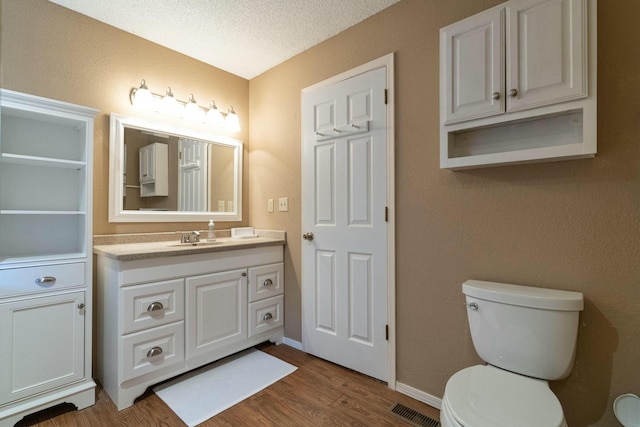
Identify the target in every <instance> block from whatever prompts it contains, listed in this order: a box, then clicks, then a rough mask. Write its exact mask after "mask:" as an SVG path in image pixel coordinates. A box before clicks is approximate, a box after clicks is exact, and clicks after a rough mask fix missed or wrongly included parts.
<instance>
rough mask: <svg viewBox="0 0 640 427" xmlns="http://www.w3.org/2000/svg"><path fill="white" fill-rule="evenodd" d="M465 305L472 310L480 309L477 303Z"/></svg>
mask: <svg viewBox="0 0 640 427" xmlns="http://www.w3.org/2000/svg"><path fill="white" fill-rule="evenodd" d="M465 305H466V306H467V307H469V308H470V309H471V310H477V309H478V303H477V302H470V303H469V304H467V303H465Z"/></svg>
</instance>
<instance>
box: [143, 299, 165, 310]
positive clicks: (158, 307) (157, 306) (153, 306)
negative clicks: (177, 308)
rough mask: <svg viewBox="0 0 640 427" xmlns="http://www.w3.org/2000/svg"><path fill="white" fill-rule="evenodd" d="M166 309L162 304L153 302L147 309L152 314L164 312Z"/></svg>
mask: <svg viewBox="0 0 640 427" xmlns="http://www.w3.org/2000/svg"><path fill="white" fill-rule="evenodd" d="M163 308H164V305H162V303H161V302H157V301H156V302H152V303H151V304H149V307H147V311H149V312H151V311H159V310H162V309H163Z"/></svg>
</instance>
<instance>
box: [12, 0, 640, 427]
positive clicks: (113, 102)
mask: <svg viewBox="0 0 640 427" xmlns="http://www.w3.org/2000/svg"><path fill="white" fill-rule="evenodd" d="M0 1H1V2H2V3H1V4H2V8H1V9H0V13H1V14H2V16H1V19H2V30H1V33H0V36H1V39H0V43H1V46H0V54H1V57H0V59H1V61H2V75H1V80H0V86H2V87H4V88H9V89H13V90H19V91H24V92H29V93H34V94H37V95H42V96H47V97H51V98H57V99H62V100H65V101H70V102H76V103H80V104H84V105H88V106H92V107H96V108H99V109H100V110H101V112H100V115H99V116H98V119H97V121H96V131H95V156H94V160H95V173H94V180H95V183H94V190H95V191H94V198H95V202H94V211H95V216H94V229H95V232H96V234H103V233H122V232H132V231H140V232H145V231H165V230H173V229H174V228H175V225H174V224H121V225H115V224H109V223H108V222H107V219H106V218H107V213H106V206H107V191H108V190H107V189H108V182H107V177H108V160H107V159H108V157H107V155H108V114H109V113H110V112H112V111H114V112H118V113H122V114H132V115H133V114H135V115H141V114H140V113H138V112H135V111H133V109H132V107H131V106H130V105H129V103H128V100H127V98H126V94H127V92H128V90H129V89H130V88H131V87H132V86H135V85H136V84H137V83H138V82H139V80H140V78H146V79H147V82H148V83H149V85H150V87H151V88H152V89H154V90H155V91H162V89H163V88H164V86H167V85H171V86H172V88H173V89H174V93H176V95H178V97H179V98H181V99H185V98H186V96H187V95H188V94H189V93H190V92H193V93H194V94H195V96H196V98H197V99H198V101H200V104H202V105H204V104H206V99H208V98H215V99H216V102H217V103H218V105H219V106H227V105H229V104H233V106H234V108H235V109H236V111H238V113H239V115H240V117H241V124H242V126H243V129H244V130H243V132H242V133H241V134H239V136H238V137H239V138H240V139H243V140H244V141H245V143H246V146H245V154H247V157H246V158H245V176H244V179H245V186H244V191H245V195H244V199H245V209H244V212H245V222H246V223H248V224H250V225H254V226H257V227H262V228H275V229H284V230H286V231H287V233H288V239H289V244H288V245H287V248H286V251H285V253H286V272H285V274H286V292H287V294H286V335H287V337H289V338H292V339H294V340H299V339H300V338H301V325H300V317H301V315H300V311H301V309H300V293H301V289H300V286H301V285H300V248H301V245H300V239H299V238H298V236H300V235H301V233H302V230H301V229H300V193H301V188H300V125H299V123H300V90H301V89H302V88H304V87H306V86H309V85H311V84H314V83H317V82H319V81H321V80H324V79H326V78H329V77H331V76H333V75H336V74H338V73H340V72H343V71H346V70H348V69H351V68H353V67H355V66H358V65H360V64H362V63H365V62H367V61H369V60H372V59H375V58H378V57H380V56H383V55H385V54H387V53H390V52H395V55H396V56H395V59H396V70H395V73H396V82H395V101H396V118H395V124H396V206H397V208H396V219H397V226H396V238H397V255H396V260H397V297H396V298H397V306H396V309H397V341H398V346H397V358H398V360H397V374H398V380H399V381H400V382H402V383H405V384H408V385H410V386H413V387H415V388H418V389H420V390H423V391H425V392H427V393H430V394H432V395H435V396H438V397H439V396H442V393H443V392H444V385H445V383H446V380H447V378H448V377H449V376H450V375H451V374H452V373H454V372H455V371H456V370H458V369H460V368H462V367H464V366H468V365H470V364H473V363H479V362H480V360H479V359H478V358H477V356H476V355H475V352H474V349H473V345H472V343H471V341H470V337H469V334H468V328H467V325H466V317H465V316H466V314H465V310H464V306H463V305H462V301H463V298H462V294H461V292H460V284H461V283H462V282H463V281H464V280H466V279H468V278H477V279H487V280H497V281H506V282H513V283H521V284H529V285H540V286H545V287H551V288H560V289H567V290H576V291H581V292H584V294H585V298H586V306H585V310H584V312H583V313H582V315H581V326H580V333H579V337H578V351H577V358H576V366H575V368H574V370H573V372H572V374H571V376H570V377H569V378H568V379H567V380H564V381H561V382H557V383H554V384H552V388H553V389H554V391H555V392H556V393H557V394H558V396H559V398H560V400H561V402H562V404H563V407H564V409H565V412H566V414H567V419H568V422H569V424H570V425H571V426H586V425H600V426H613V425H616V423H615V421H614V417H613V413H612V410H611V404H612V401H613V399H614V398H615V396H617V395H619V394H621V393H625V392H634V393H636V394H640V374H639V371H638V369H637V364H638V357H639V355H640V320H639V316H638V307H640V283H639V282H640V262H639V260H640V227H639V224H638V220H639V218H640V216H639V215H640V176H639V175H640V141H638V139H639V138H640V117H639V116H638V111H639V110H638V102H637V100H638V99H639V98H640V72H639V71H638V70H640V56H639V55H636V54H635V52H637V47H636V46H635V44H637V39H638V37H639V36H640V30H638V29H637V24H636V22H635V21H636V20H637V18H638V17H640V2H637V1H636V0H617V1H615V2H613V1H601V2H600V4H599V5H598V8H599V11H598V21H599V22H598V26H599V29H598V43H599V47H598V55H599V58H598V59H599V61H598V62H599V69H598V86H599V87H598V89H599V91H598V92H599V95H598V96H599V102H598V109H599V117H598V156H597V157H596V158H595V159H593V160H576V161H567V162H559V163H544V164H537V165H521V166H511V167H501V168H490V169H477V170H470V171H465V172H451V171H448V170H441V169H439V165H438V158H439V150H438V114H439V113H438V29H439V28H440V27H442V26H444V25H447V24H449V23H452V22H455V21H457V20H460V19H462V18H464V17H466V16H469V15H471V14H473V13H476V12H479V11H481V10H483V9H486V8H488V7H490V6H493V5H495V4H497V3H499V2H500V0H448V1H446V2H445V1H441V0H402V1H401V2H400V3H398V4H397V5H395V6H393V7H391V8H389V9H387V10H385V11H383V12H382V13H380V14H378V15H376V16H374V17H372V18H370V19H368V20H367V21H365V22H363V23H361V24H359V25H357V26H356V27H354V28H352V29H350V30H348V31H345V32H344V33H341V34H339V35H338V36H336V37H334V38H332V39H330V40H329V41H327V42H325V43H322V44H321V45H319V46H316V47H314V48H312V49H310V50H308V51H306V52H305V53H303V54H301V55H299V56H297V57H295V58H293V59H291V60H289V61H287V62H285V63H284V64H282V65H280V66H278V67H276V68H274V69H273V70H271V71H269V72H267V73H265V74H263V75H261V76H259V77H257V78H255V79H253V80H251V81H250V82H247V81H246V80H243V79H241V78H239V77H236V76H233V75H230V74H228V73H225V72H222V71H220V70H218V69H215V68H212V67H209V66H207V65H205V64H202V63H199V62H197V61H195V60H192V59H189V58H187V57H185V56H182V55H179V54H177V53H175V52H172V51H169V50H167V49H163V48H161V47H158V46H156V45H154V44H152V43H149V42H146V41H144V40H141V39H138V38H136V37H134V36H131V35H128V34H126V33H123V32H121V31H118V30H115V29H113V28H111V27H108V26H106V25H103V24H101V23H99V22H96V21H94V20H91V19H88V18H86V17H83V16H81V15H78V14H75V13H73V12H70V11H68V10H66V9H63V8H60V7H58V6H56V5H53V4H50V3H48V2H46V1H44V0H30V1H21V0H0ZM249 95H250V96H249ZM249 109H250V112H251V118H250V121H249V114H248V111H249ZM249 123H250V124H251V129H250V132H249V131H247V129H248V128H249ZM248 137H250V140H251V144H250V146H249V144H248ZM249 171H250V173H249ZM283 196H288V197H289V205H290V206H289V212H288V213H284V212H283V213H280V212H275V213H267V209H266V206H267V199H268V198H275V199H277V198H278V197H283ZM234 225H235V224H234ZM218 227H221V226H218ZM225 228H226V227H225Z"/></svg>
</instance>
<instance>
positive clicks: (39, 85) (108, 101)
mask: <svg viewBox="0 0 640 427" xmlns="http://www.w3.org/2000/svg"><path fill="white" fill-rule="evenodd" d="M0 2H1V3H0V4H1V9H0V13H1V18H2V27H1V30H0V54H1V56H0V59H1V67H2V68H1V74H0V76H1V77H0V86H1V87H3V88H6V89H12V90H17V91H20V92H26V93H31V94H34V95H38V96H44V97H48V98H54V99H59V100H62V101H67V102H72V103H76V104H81V105H86V106H89V107H93V108H97V109H99V110H100V113H99V114H98V116H97V117H96V120H95V132H94V174H93V176H94V192H93V198H94V200H93V207H94V210H93V213H94V221H93V226H94V227H93V228H94V229H93V232H94V234H113V233H131V232H151V231H174V230H182V229H185V227H186V228H187V229H188V228H190V227H193V224H190V225H180V224H175V223H164V224H136V223H133V224H126V223H118V224H116V223H109V222H108V219H107V218H108V210H107V208H108V195H109V182H108V180H109V114H110V113H119V114H125V115H132V116H138V117H143V118H148V119H157V118H158V115H157V114H155V113H145V112H141V111H139V110H136V109H135V108H134V107H133V106H132V105H131V103H130V102H129V91H130V90H131V89H132V88H133V87H137V86H139V85H140V80H141V79H145V80H146V81H147V85H148V86H149V89H150V90H151V91H152V92H154V93H162V94H163V93H164V91H165V89H166V87H167V86H170V87H171V89H172V91H173V94H174V95H175V96H176V98H178V99H180V100H182V101H186V100H187V98H188V97H189V94H190V93H193V94H194V96H195V98H196V100H197V101H198V104H200V105H201V106H203V107H206V106H208V105H209V102H210V101H211V100H212V99H214V100H215V101H216V104H217V105H218V108H220V109H221V110H222V111H226V109H227V108H228V107H229V106H230V105H233V108H234V110H235V111H236V112H237V113H238V117H239V118H240V126H241V127H242V129H243V130H242V132H239V133H236V134H229V136H231V137H234V138H238V139H241V140H243V141H244V142H245V157H248V149H249V143H248V142H249V141H248V135H249V132H248V128H249V81H248V80H246V79H243V78H241V77H238V76H236V75H234V74H230V73H227V72H225V71H222V70H220V69H217V68H214V67H211V66H210V65H207V64H204V63H202V62H200V61H196V60H195V59H192V58H189V57H187V56H184V55H181V54H179V53H177V52H174V51H172V50H169V49H166V48H164V47H161V46H158V45H156V44H154V43H151V42H148V41H146V40H143V39H141V38H139V37H136V36H133V35H131V34H128V33H125V32H123V31H120V30H117V29H115V28H113V27H111V26H108V25H105V24H103V23H101V22H98V21H96V20H93V19H90V18H88V17H85V16H83V15H80V14H78V13H75V12H72V11H70V10H68V9H65V8H63V7H60V6H58V5H55V4H53V3H50V2H48V1H45V0H28V1H22V0H0ZM164 120H165V121H166V120H167V119H164ZM173 124H174V125H176V126H185V122H184V121H182V120H174V121H173ZM189 126H190V127H191V128H194V129H196V130H202V131H206V130H207V129H206V128H205V127H204V125H189ZM247 162H248V161H245V163H247ZM248 173H249V168H248V167H247V165H246V164H245V171H244V175H245V176H244V180H245V181H246V180H247V179H248ZM248 194H249V189H248V188H247V187H244V188H243V201H244V204H245V205H246V206H247V207H246V208H245V209H248V203H249V201H248ZM199 225H201V229H206V226H207V224H206V223H202V224H199ZM238 225H247V220H246V219H245V221H244V222H242V223H240V222H235V223H220V224H219V227H220V228H229V227H231V226H238Z"/></svg>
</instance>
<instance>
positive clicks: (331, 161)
mask: <svg viewBox="0 0 640 427" xmlns="http://www.w3.org/2000/svg"><path fill="white" fill-rule="evenodd" d="M385 88H386V69H385V68H378V69H375V70H372V71H369V72H367V73H364V74H360V75H358V76H356V77H353V78H350V79H347V80H344V81H341V82H338V83H335V84H333V85H329V86H325V87H321V88H319V89H316V90H314V91H311V92H307V93H305V94H304V96H303V148H302V152H303V165H302V169H303V172H302V175H303V185H302V190H303V200H302V226H303V232H304V233H313V238H312V239H311V238H309V235H307V238H306V240H305V241H303V244H302V258H303V260H302V265H303V273H302V282H303V283H302V285H303V345H304V348H305V351H307V352H308V353H311V354H314V355H316V356H318V357H321V358H324V359H327V360H330V361H332V362H335V363H338V364H340V365H343V366H347V367H349V368H351V369H354V370H357V371H359V372H363V373H365V374H367V375H370V376H373V377H375V378H379V379H382V380H386V379H387V376H388V354H387V352H388V343H387V341H386V337H385V326H386V323H387V242H388V241H387V231H388V230H387V223H386V222H385V206H386V203H387V187H386V186H387V133H386V131H387V129H386V127H387V123H386V107H385V104H384V90H385Z"/></svg>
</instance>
